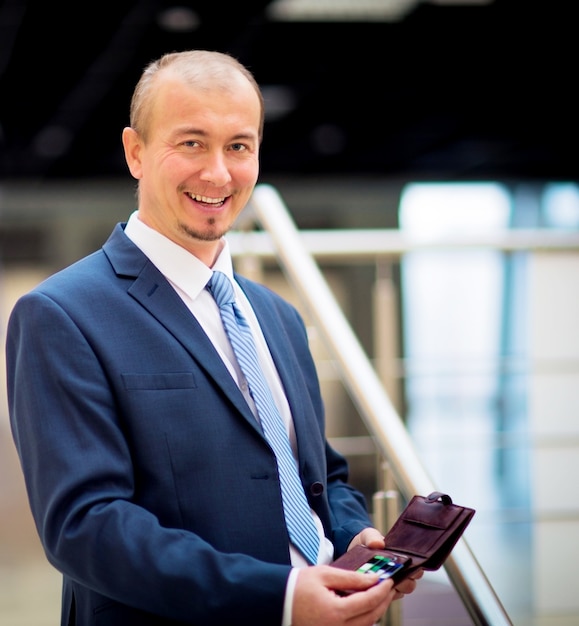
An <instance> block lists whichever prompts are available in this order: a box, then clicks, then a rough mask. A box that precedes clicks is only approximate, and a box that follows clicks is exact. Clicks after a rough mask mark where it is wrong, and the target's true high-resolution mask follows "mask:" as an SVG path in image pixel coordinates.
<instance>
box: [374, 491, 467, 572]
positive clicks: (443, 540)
mask: <svg viewBox="0 0 579 626" xmlns="http://www.w3.org/2000/svg"><path fill="white" fill-rule="evenodd" d="M473 515H474V509H469V508H467V507H463V506H457V505H455V504H453V503H452V500H451V499H450V497H449V496H447V495H446V494H439V493H438V492H434V493H432V494H430V496H428V497H423V496H414V497H413V498H412V499H411V500H410V502H409V503H408V505H407V506H406V508H405V509H404V511H403V512H402V514H401V515H400V517H399V518H398V519H397V520H396V522H395V524H394V525H393V526H392V528H391V529H390V531H389V532H388V534H387V535H386V538H385V539H386V547H387V548H388V549H390V550H394V551H396V552H402V553H404V554H407V555H409V556H412V557H415V558H414V561H415V562H416V559H417V558H419V559H420V560H421V561H422V567H424V568H425V569H438V568H439V567H440V565H442V563H443V562H444V560H445V559H446V557H447V556H448V555H449V553H450V551H451V550H452V548H453V547H454V545H455V544H456V542H457V541H458V540H459V538H460V536H461V535H462V533H463V532H464V530H465V528H466V526H467V525H468V523H469V522H470V520H471V518H472V516H473Z"/></svg>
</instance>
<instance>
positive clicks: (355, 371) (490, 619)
mask: <svg viewBox="0 0 579 626" xmlns="http://www.w3.org/2000/svg"><path fill="white" fill-rule="evenodd" d="M251 209H252V210H253V211H254V212H255V217H256V219H257V220H258V221H259V223H260V224H261V226H262V227H263V228H265V230H266V231H267V234H268V238H269V239H270V240H271V243H272V244H273V248H274V250H275V254H276V256H277V259H278V261H279V263H280V265H281V267H282V269H283V270H284V272H285V274H286V276H287V278H288V280H289V282H290V283H291V284H292V286H293V288H294V289H295V291H296V293H297V294H298V296H299V297H300V299H301V300H302V302H303V303H304V305H305V306H306V308H307V309H308V312H309V314H310V315H311V318H312V321H313V323H314V324H315V326H316V328H317V330H318V332H319V333H320V336H321V337H322V340H323V341H324V343H325V345H326V347H327V349H328V351H329V352H330V354H331V355H332V356H333V358H334V359H335V363H336V366H337V368H338V370H339V371H340V373H341V378H342V380H343V382H344V384H345V386H346V388H347V389H348V391H349V394H350V396H351V398H352V401H353V402H354V404H355V405H356V406H357V408H358V410H359V412H360V415H361V417H362V419H363V420H364V422H365V424H366V427H367V428H368V431H369V433H370V434H371V435H372V437H373V438H374V440H375V443H376V445H377V447H378V448H379V451H380V453H381V454H382V456H383V457H384V458H385V459H386V460H387V462H388V463H389V466H390V469H391V471H392V473H393V476H394V479H395V482H396V485H397V486H398V488H399V489H400V491H401V493H402V494H403V495H404V496H405V497H406V498H407V499H409V498H410V497H412V496H413V495H415V494H428V493H430V492H432V491H436V490H437V489H436V486H435V484H434V483H433V481H432V480H431V478H430V476H429V475H428V473H427V472H426V470H425V468H424V467H423V464H422V461H421V460H420V458H419V456H418V454H417V452H416V450H415V448H414V445H413V443H412V441H411V439H410V436H409V434H408V432H407V430H406V428H405V426H404V424H403V422H402V420H401V418H400V416H399V415H398V414H397V412H396V410H395V408H394V406H393V405H392V403H391V401H390V398H389V397H388V395H387V393H386V391H385V389H384V386H383V384H382V382H381V381H380V379H379V378H378V375H377V373H376V371H375V369H374V368H373V366H372V365H371V363H370V361H369V359H368V357H367V355H366V354H365V352H364V350H363V348H362V347H361V345H360V343H359V342H358V339H357V337H356V336H355V334H354V333H353V331H352V329H351V327H350V325H349V323H348V322H347V320H346V318H345V317H344V315H343V313H342V311H341V309H340V307H339V305H338V303H337V302H336V300H335V298H334V296H333V294H332V292H331V290H330V288H329V286H328V285H327V283H326V281H325V279H324V277H323V275H322V273H321V271H320V269H319V267H318V266H317V264H316V262H315V261H314V259H313V258H312V256H311V255H310V254H309V252H308V251H307V249H306V248H305V246H304V243H303V241H302V238H301V236H300V233H299V232H298V230H297V229H296V226H295V224H294V222H293V220H292V219H291V217H290V215H289V212H288V211H287V208H286V207H285V205H284V203H283V201H282V199H281V197H280V195H279V194H278V192H277V191H276V190H275V189H274V188H273V187H272V186H270V185H265V184H260V185H257V186H256V188H255V190H254V193H253V196H252V199H251ZM238 237H239V239H238V240H237V241H236V242H235V244H236V245H234V246H233V252H234V254H235V253H239V254H241V253H242V250H241V249H240V248H245V251H246V252H247V253H249V254H251V253H252V252H253V253H254V252H255V247H254V246H253V245H250V246H249V247H246V245H247V244H248V243H249V241H248V239H249V240H251V233H245V234H240V235H238ZM244 238H245V241H244ZM240 244H241V246H240ZM235 248H236V249H235ZM444 568H445V570H446V573H447V575H448V577H449V579H450V581H451V583H452V584H453V585H454V587H455V589H456V591H457V593H458V595H459V597H460V598H461V600H462V602H463V604H464V606H465V608H466V610H467V611H468V613H469V615H470V616H471V618H472V620H473V624H476V625H480V626H502V625H509V626H512V622H511V620H510V619H509V616H508V615H507V613H506V611H505V609H504V607H503V605H502V604H501V602H500V600H499V598H498V596H497V595H496V593H495V591H494V589H493V588H492V586H491V584H490V583H489V580H488V579H487V577H486V576H485V574H484V572H483V571H482V569H481V567H480V565H479V563H478V562H477V560H476V558H475V557H474V555H473V553H472V551H471V549H470V547H469V546H468V544H467V543H466V540H465V539H464V538H462V539H460V540H459V542H458V543H457V544H456V546H455V547H454V549H453V552H452V554H451V556H450V557H449V558H448V559H447V560H446V562H445V564H444Z"/></svg>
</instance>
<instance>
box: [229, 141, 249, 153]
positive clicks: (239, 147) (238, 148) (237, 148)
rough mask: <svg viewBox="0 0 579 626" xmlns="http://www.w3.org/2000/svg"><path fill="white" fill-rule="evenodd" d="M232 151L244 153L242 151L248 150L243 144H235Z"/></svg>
mask: <svg viewBox="0 0 579 626" xmlns="http://www.w3.org/2000/svg"><path fill="white" fill-rule="evenodd" d="M231 149H232V150H233V151H234V152H242V151H243V150H245V149H246V148H245V145H244V144H242V143H234V144H232V146H231Z"/></svg>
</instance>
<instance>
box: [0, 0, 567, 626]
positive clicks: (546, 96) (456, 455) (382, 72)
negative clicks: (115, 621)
mask: <svg viewBox="0 0 579 626" xmlns="http://www.w3.org/2000/svg"><path fill="white" fill-rule="evenodd" d="M573 18H574V11H573V3H571V2H564V1H562V0H560V1H557V0H553V1H551V2H548V3H547V2H538V1H529V0H432V1H430V2H429V1H427V0H424V1H421V0H269V1H265V0H260V1H257V0H253V1H246V2H233V3H229V2H219V1H217V0H207V1H204V2H201V1H199V2H179V3H175V2H169V1H168V0H158V1H154V0H134V1H132V2H128V1H116V2H114V3H110V5H109V4H107V5H106V6H105V5H103V3H101V4H91V3H84V4H81V3H76V4H73V5H69V4H68V3H47V2H43V1H40V0H29V1H25V0H0V262H1V265H0V270H1V273H0V315H1V318H0V322H1V323H2V335H3V336H4V328H5V323H6V320H7V317H8V315H9V312H10V309H11V307H12V305H13V303H14V301H15V299H16V298H17V297H18V296H19V295H20V294H21V293H23V292H25V291H26V290H28V289H30V288H31V287H32V286H34V285H35V284H36V283H37V282H38V281H40V280H41V279H42V278H43V277H44V276H47V275H48V274H50V273H52V272H54V271H56V270H58V269H60V268H61V267H64V266H65V265H67V264H69V263H71V262H72V261H74V260H76V259H77V258H79V257H81V256H83V255H84V254H86V253H88V252H91V251H93V250H94V249H96V248H98V247H99V246H100V245H101V244H102V243H103V241H104V240H105V239H106V237H107V236H108V234H109V232H110V231H111V229H112V227H113V226H114V224H115V223H116V222H118V221H123V220H124V219H126V217H127V216H128V214H129V213H130V212H131V211H132V209H133V208H134V184H133V181H132V179H130V177H129V174H128V171H127V169H126V166H125V163H124V160H123V155H122V150H121V143H120V135H121V131H122V128H123V127H124V126H125V125H127V124H128V109H129V100H130V97H131V93H132V90H133V88H134V85H135V83H136V81H137V80H138V78H139V75H140V73H141V71H142V69H143V67H144V66H145V65H146V64H148V63H149V61H151V60H153V59H155V58H157V57H158V56H159V55H161V54H163V53H164V52H169V51H173V50H182V49H189V48H209V49H216V50H221V51H226V52H230V53H232V54H234V55H235V56H236V57H238V58H239V60H240V61H242V62H243V63H244V64H246V65H247V66H248V67H249V68H250V69H251V70H252V71H253V72H254V74H255V76H256V78H257V80H258V82H259V83H260V85H261V87H262V89H263V92H264V97H265V100H266V124H265V138H264V142H263V146H262V151H261V177H260V181H261V182H264V183H268V184H271V185H273V186H274V187H275V188H276V189H277V190H278V191H279V192H280V194H281V196H282V198H283V199H284V201H285V202H286V203H287V206H288V208H289V210H290V212H291V214H292V217H293V218H294V220H295V221H296V224H297V225H298V227H299V228H300V229H303V230H305V231H309V230H312V231H316V232H319V233H323V232H324V231H327V232H331V231H335V230H344V231H347V232H351V237H350V240H351V241H355V240H356V241H357V239H356V238H357V237H358V236H360V233H357V234H356V231H360V230H362V231H364V232H366V233H367V232H371V231H375V232H376V233H378V234H379V235H380V236H382V233H383V234H384V237H383V241H384V242H385V243H384V245H385V248H387V247H388V246H387V245H386V243H387V242H394V243H393V244H392V245H391V247H390V248H389V253H388V254H385V255H379V256H380V258H379V259H377V258H365V259H364V260H363V261H360V258H359V255H358V257H357V258H356V259H354V260H353V259H352V257H351V256H348V254H346V253H344V255H342V256H341V257H340V258H339V259H333V260H331V261H328V260H327V259H326V260H325V261H322V262H321V266H322V269H323V271H324V274H325V276H326V277H327V279H328V281H329V282H330V284H331V286H332V289H333V290H334V293H335V294H336V297H337V299H338V300H339V302H340V304H341V306H342V307H343V310H344V312H345V314H346V315H347V317H348V320H349V321H350V323H351V325H352V327H353V328H354V330H355V332H356V333H357V335H358V336H359V337H360V340H361V342H362V344H363V346H364V348H365V349H366V350H367V352H368V355H369V356H370V358H372V359H373V361H374V362H375V363H376V365H377V367H379V366H380V365H381V364H382V365H383V362H382V361H380V359H384V358H386V359H387V363H386V367H385V368H384V369H385V370H386V371H387V373H386V374H385V375H384V376H385V382H386V385H387V387H388V390H389V393H390V396H391V398H392V400H393V403H394V404H395V406H396V408H397V410H398V412H399V414H400V416H401V417H402V419H403V420H404V422H405V423H406V425H407V426H408V430H409V433H410V434H411V437H412V439H413V441H414V442H415V444H416V447H417V450H418V451H419V453H420V455H421V459H422V460H423V462H424V464H425V466H426V467H427V469H428V471H429V472H430V473H431V475H432V476H433V479H434V480H435V482H436V483H437V485H438V486H439V487H440V488H441V490H442V491H446V492H447V493H450V494H451V495H452V496H453V497H454V499H455V500H456V501H457V502H459V503H461V504H465V505H467V506H473V507H474V508H476V509H477V516H476V517H475V520H474V521H473V523H472V525H471V528H469V531H467V538H468V540H469V542H470V545H471V546H472V548H473V551H474V553H475V555H476V557H477V558H478V559H479V561H480V563H481V565H482V566H483V568H484V569H485V571H486V573H487V575H488V577H489V580H490V581H491V583H492V584H493V586H494V587H495V589H496V591H497V593H498V595H499V597H500V599H501V600H502V602H503V603H504V605H505V607H506V608H507V610H508V612H509V614H510V615H511V616H512V619H513V622H514V624H515V625H516V626H571V625H577V624H579V599H578V598H577V597H576V589H575V588H576V581H577V579H578V576H579V569H578V568H577V566H576V562H577V559H578V558H579V487H577V485H575V481H573V479H572V477H573V476H574V475H577V472H579V420H578V419H577V406H578V401H579V397H578V390H579V335H578V333H577V330H576V328H575V324H576V320H577V319H578V316H579V296H578V294H577V293H576V292H577V288H576V285H577V275H578V272H579V261H578V259H579V256H578V254H577V252H578V251H579V240H578V239H577V235H578V231H579V173H578V165H579V159H578V158H577V155H576V146H577V143H578V139H579V130H578V124H577V119H576V118H577V111H578V110H579V107H578V105H579V96H578V95H577V90H576V87H575V84H574V83H575V82H576V81H575V78H576V65H577V51H576V43H575V42H576V33H575V22H574V19H573ZM521 235H525V236H527V237H526V238H525V239H523V240H522V239H521ZM363 236H364V235H363V233H362V239H363ZM441 240H442V241H445V242H446V244H445V245H444V246H442V247H441V246H440V245H439V244H438V242H440V241H441ZM521 241H522V243H521ZM409 242H411V243H409ZM417 242H418V243H417ZM449 242H450V243H449ZM363 247H364V244H363V243H362V244H360V248H363ZM240 263H241V261H240ZM259 274H260V278H262V279H263V280H264V281H265V282H268V283H269V284H270V285H271V286H273V287H274V288H276V289H277V290H278V291H280V292H281V293H283V295H285V296H286V297H287V298H288V299H290V300H293V301H294V302H295V304H296V306H298V307H299V308H300V309H302V311H303V314H304V317H306V320H307V319H308V311H307V310H306V309H305V308H304V307H303V303H301V302H300V301H299V299H297V298H296V295H295V293H293V291H292V289H291V286H290V285H289V284H288V282H287V280H286V278H285V277H284V274H283V272H282V271H280V269H279V268H278V266H277V264H276V263H275V262H274V261H273V260H271V259H265V260H263V262H262V266H261V267H260V270H259ZM384 280H386V281H387V283H388V288H389V290H390V291H389V292H388V293H389V294H390V297H391V300H390V304H389V305H388V306H389V309H388V311H389V316H388V317H387V320H386V324H385V325H386V328H384V323H383V324H382V325H381V324H380V322H381V321H382V322H384V319H383V318H381V317H380V316H381V313H380V310H381V309H378V313H376V307H375V293H376V284H377V282H380V281H384ZM382 311H383V309H382ZM376 317H378V318H379V319H376ZM384 343H386V344H387V345H386V347H384ZM312 344H313V348H314V351H315V353H316V355H317V362H318V365H319V371H320V376H321V378H322V384H323V386H324V391H325V396H326V398H327V404H328V429H329V435H330V436H331V437H332V439H333V441H335V445H336V446H337V447H340V448H341V449H343V451H344V452H345V453H346V454H348V457H349V459H350V461H351V465H352V475H353V480H354V481H355V483H356V484H357V485H358V486H359V487H360V488H361V489H362V490H363V491H364V493H366V494H367V496H368V500H369V502H371V500H372V496H373V494H374V493H375V491H376V490H377V489H378V488H379V487H380V478H379V474H380V473H379V472H377V471H376V466H377V464H378V462H379V459H377V456H376V451H375V449H374V447H373V445H372V441H371V439H370V438H369V437H368V436H367V431H366V429H365V427H364V424H363V422H362V420H361V419H360V417H359V415H358V414H357V411H356V409H355V407H354V406H353V404H352V403H351V402H350V400H349V398H348V395H347V393H346V392H345V390H344V388H343V386H342V385H341V384H340V381H339V380H337V378H336V375H335V371H334V369H333V368H332V365H331V358H330V357H329V356H328V355H327V353H326V352H325V351H324V347H323V346H321V345H318V341H317V339H316V333H315V330H314V329H312ZM384 355H386V356H384ZM0 366H1V368H2V370H3V369H4V363H3V360H2V361H1V362H0ZM2 373H3V372H2ZM0 400H1V402H2V404H1V405H0V487H1V490H0V583H1V584H0V623H2V624H6V625H7V626H52V625H54V624H56V623H58V619H59V618H58V615H59V601H60V595H59V594H60V578H59V575H58V573H56V572H54V571H53V570H52V568H51V567H50V566H49V565H48V564H47V563H46V561H45V559H44V556H43V554H42V550H41V548H40V546H39V543H38V540H37V537H36V534H35V531H34V528H33V524H32V521H31V519H30V515H29V513H28V505H27V502H26V495H25V492H24V486H23V483H22V479H21V476H20V470H19V466H18V461H17V458H16V455H15V452H14V448H13V444H12V440H11V436H10V431H9V426H8V416H7V411H6V399H5V390H4V388H3V387H2V392H1V396H0ZM434 583H436V584H440V585H447V583H446V581H445V580H444V576H443V575H441V576H440V577H434V579H433V584H434ZM420 597H421V596H420V595H419V594H416V597H415V598H412V602H414V603H415V604H412V603H410V602H407V607H408V609H407V611H406V613H405V614H404V619H405V622H404V623H405V625H408V626H422V625H424V626H426V624H428V626H436V624H438V622H436V621H435V620H436V618H435V617H433V616H432V614H431V615H430V616H428V612H427V611H423V612H422V613H421V611H420V608H419V607H418V606H417V604H416V603H417V602H418V600H420ZM408 600H410V599H408ZM430 600H431V597H429V601H430ZM431 606H432V605H431ZM441 619H442V620H446V621H441V622H440V623H441V626H442V625H443V624H444V626H468V624H469V621H468V619H465V617H464V616H458V617H455V618H453V619H454V620H455V621H450V618H449V617H446V618H441Z"/></svg>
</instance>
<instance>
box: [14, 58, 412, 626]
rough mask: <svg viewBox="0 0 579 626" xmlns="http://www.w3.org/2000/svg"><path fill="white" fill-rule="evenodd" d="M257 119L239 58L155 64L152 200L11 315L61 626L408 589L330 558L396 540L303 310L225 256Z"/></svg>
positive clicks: (262, 608)
mask: <svg viewBox="0 0 579 626" xmlns="http://www.w3.org/2000/svg"><path fill="white" fill-rule="evenodd" d="M263 117H264V112H263V101H262V97H261V94H260V91H259V88H258V86H257V84H256V82H255V80H254V78H253V76H252V75H251V74H250V73H249V72H248V71H247V70H246V68H244V67H243V66H242V65H240V64H239V63H238V62H237V61H236V60H235V59H233V58H232V57H230V56H228V55H225V54H221V53H216V52H208V51H188V52H182V53H172V54H169V55H165V56H164V57H162V58H161V59H159V60H158V61H156V62H153V63H151V64H150V65H149V66H148V67H147V68H146V69H145V71H144V73H143V75H142V77H141V79H140V81H139V83H138V85H137V87H136V89H135V93H134V95H133V99H132V102H131V118H130V127H128V128H125V129H124V131H123V135H122V140H123V145H124V150H125V156H126V160H127V164H128V168H129V170H130V172H131V174H132V176H133V177H134V178H135V179H136V180H137V181H138V208H137V211H135V213H133V214H132V215H131V216H130V218H129V220H128V222H127V223H126V224H119V225H117V226H116V228H115V229H114V231H113V233H112V234H111V236H110V238H109V240H108V241H107V242H106V243H105V245H104V246H103V248H102V249H101V250H99V251H98V252H96V253H94V254H92V255H90V256H88V257H87V258H85V259H83V260H81V261H79V262H77V263H75V264H73V265H72V266H71V267H69V268H67V269H65V270H63V271H61V272H59V273H57V274H55V275H54V276H52V277H51V278H49V279H48V280H46V281H45V282H44V283H43V284H41V285H39V286H38V287H37V288H35V289H34V290H33V291H32V292H31V293H29V294H27V295H25V296H24V297H22V298H21V299H20V301H19V302H18V303H17V304H16V306H15V308H14V310H13V312H12V315H11V318H10V321H9V328H8V338H7V368H8V394H9V409H10V417H11V424H12V429H13V434H14V439H15V442H16V446H17V449H18V452H19V455H20V458H21V462H22V467H23V470H24V475H25V479H26V485H27V489H28V493H29V499H30V504H31V509H32V513H33V516H34V519H35V521H36V525H37V528H38V532H39V535H40V538H41V541H42V544H43V546H44V548H45V551H46V554H47V557H48V559H49V560H50V562H51V563H52V564H53V565H54V567H56V568H57V569H58V570H59V571H61V572H62V573H63V584H64V589H63V606H62V622H61V624H62V626H65V625H67V626H69V625H82V626H89V625H92V624H99V625H105V624H106V625H107V626H127V625H129V624H131V625H132V624H138V625H139V626H153V625H154V626H160V625H164V626H168V625H169V624H195V625H199V626H218V625H221V624H228V625H229V624H237V625H248V626H249V625H251V626H260V625H264V626H281V625H284V626H285V625H289V624H291V625H292V626H309V625H314V624H315V625H316V626H323V625H339V624H349V625H352V626H358V625H359V626H368V625H370V624H373V623H374V622H376V620H377V619H379V617H380V616H381V615H382V614H383V613H384V611H385V610H386V609H387V607H388V606H389V605H390V603H391V602H392V601H393V600H395V599H397V598H400V597H402V595H403V594H404V593H408V592H411V591H412V590H413V589H414V588H415V585H416V582H415V581H414V580H407V581H406V582H404V583H400V584H399V585H398V587H397V589H394V588H393V584H392V581H391V580H387V581H385V582H381V583H380V584H376V583H377V576H376V575H373V574H361V573H356V572H349V571H346V570H340V569H338V568H334V567H329V566H328V563H329V562H331V560H332V559H333V558H336V557H337V556H339V555H340V554H342V553H344V552H345V551H346V550H347V549H348V548H351V547H353V546H354V545H357V544H359V543H364V544H367V545H369V546H371V547H383V545H384V543H383V538H382V534H381V533H380V532H379V531H378V530H376V529H374V528H372V527H371V522H370V519H369V517H368V514H367V512H366V507H365V503H364V498H363V497H362V495H361V494H360V493H358V492H357V491H356V490H354V489H353V488H352V487H351V486H349V485H348V484H347V465H346V462H345V460H344V459H343V458H342V457H341V456H340V455H338V454H337V453H336V452H335V451H334V450H332V449H331V448H330V447H329V445H328V444H327V442H326V440H325V436H324V417H323V406H322V400H321V397H320V390H319V385H318V381H317V377H316V372H315V367H314V363H313V360H312V357H311V355H310V352H309V350H308V347H307V337H306V332H305V329H304V326H303V322H302V320H301V319H300V317H299V315H298V314H297V312H296V311H295V310H294V309H293V308H292V307H291V306H290V305H289V304H287V303H285V302H284V301H283V300H281V299H280V298H279V297H278V296H277V295H275V294H273V293H272V292H271V291H269V290H267V289H266V288H264V287H263V286H260V285H257V284H255V283H252V282H250V281H248V280H247V279H244V278H242V277H241V276H237V275H235V276H234V273H233V270H232V262H231V257H230V253H229V249H228V246H227V242H226V239H225V238H224V235H225V233H226V232H227V231H228V230H229V229H230V228H231V226H232V224H233V222H234V220H235V219H236V217H237V216H238V215H239V213H240V212H241V211H242V210H243V208H244V206H245V205H246V203H247V201H248V199H249V198H250V196H251V193H252V191H253V188H254V186H255V184H256V182H257V178H258V170H259V162H258V156H259V147H260V142H261V138H262V129H263ZM214 271H220V272H222V273H223V274H225V275H226V276H227V277H228V278H229V279H230V280H231V281H232V283H233V286H234V289H235V296H236V301H237V303H238V305H239V307H240V308H241V310H242V311H243V315H244V316H245V317H246V319H247V322H248V324H249V326H250V328H251V330H252V334H253V335H254V336H255V338H256V341H257V346H258V348H257V350H258V353H259V357H260V363H261V367H262V368H263V370H264V372H265V376H266V378H267V381H268V386H269V387H270V389H271V392H272V395H273V397H274V398H275V401H276V404H277V407H278V410H279V412H280V413H281V415H282V417H283V418H284V419H285V422H286V429H287V430H288V432H289V434H290V440H291V442H292V446H293V452H294V454H295V455H296V459H297V462H298V465H299V473H300V479H301V483H302V485H303V489H304V490H305V494H306V497H307V500H308V505H309V512H308V515H309V516H310V522H311V521H313V522H314V524H315V528H316V529H317V530H316V532H317V534H318V536H317V537H316V543H317V542H318V540H319V550H318V552H317V557H315V564H314V565H313V566H311V567H305V566H306V565H308V563H307V561H306V559H305V558H304V556H303V554H301V553H300V550H299V549H298V548H297V545H296V544H295V543H294V541H293V540H290V538H289V536H288V530H287V527H286V524H285V520H284V507H283V505H282V498H281V494H280V484H279V480H278V474H277V465H276V458H275V456H274V454H273V452H272V449H271V447H270V446H269V445H268V443H267V441H266V440H265V438H264V435H263V432H262V431H261V429H260V425H259V421H258V419H256V413H255V404H254V402H253V400H254V398H253V395H252V393H251V390H250V389H249V388H248V385H247V381H246V378H245V375H244V373H243V372H242V371H241V369H240V366H239V363H238V360H237V359H236V357H235V355H234V352H233V349H232V347H231V344H230V342H229V341H228V339H227V336H226V334H225V330H224V327H223V325H222V323H221V319H220V316H219V313H218V308H217V304H216V302H215V301H214V299H213V297H212V294H211V293H210V291H209V290H208V289H206V286H207V285H208V283H209V281H210V279H211V278H212V275H213V272H214ZM346 589H354V590H357V591H358V593H354V594H350V595H347V596H343V595H342V594H340V591H342V590H346Z"/></svg>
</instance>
